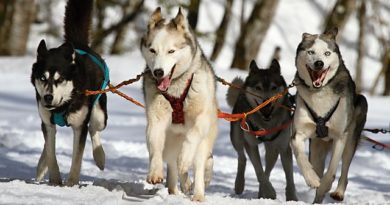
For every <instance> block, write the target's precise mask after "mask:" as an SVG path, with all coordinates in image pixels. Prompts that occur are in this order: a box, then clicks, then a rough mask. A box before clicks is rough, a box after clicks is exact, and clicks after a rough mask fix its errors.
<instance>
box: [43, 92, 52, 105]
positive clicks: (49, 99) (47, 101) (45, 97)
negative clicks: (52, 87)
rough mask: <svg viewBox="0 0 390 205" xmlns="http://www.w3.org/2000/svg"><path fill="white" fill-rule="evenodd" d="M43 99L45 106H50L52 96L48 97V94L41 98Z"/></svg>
mask: <svg viewBox="0 0 390 205" xmlns="http://www.w3.org/2000/svg"><path fill="white" fill-rule="evenodd" d="M43 99H44V100H45V102H46V103H47V104H51V102H52V101H53V95H50V94H48V95H45V96H43Z"/></svg>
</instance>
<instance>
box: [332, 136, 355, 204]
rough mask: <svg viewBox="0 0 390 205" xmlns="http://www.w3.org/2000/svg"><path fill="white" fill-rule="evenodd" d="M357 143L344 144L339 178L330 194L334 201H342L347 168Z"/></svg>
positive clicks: (351, 141)
mask: <svg viewBox="0 0 390 205" xmlns="http://www.w3.org/2000/svg"><path fill="white" fill-rule="evenodd" d="M357 143H358V141H356V140H353V139H352V140H351V139H350V140H348V143H347V144H346V147H345V149H344V153H343V157H342V168H341V176H340V179H339V182H338V185H337V188H336V191H334V192H332V193H331V194H330V196H331V197H332V198H333V199H334V200H336V201H343V200H344V192H345V189H346V188H347V184H348V171H349V166H350V165H351V162H352V158H353V156H354V154H355V151H356V146H357Z"/></svg>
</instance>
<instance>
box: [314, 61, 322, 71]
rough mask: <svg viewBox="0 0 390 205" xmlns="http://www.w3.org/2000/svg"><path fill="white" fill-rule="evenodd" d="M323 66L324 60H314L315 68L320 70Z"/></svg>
mask: <svg viewBox="0 0 390 205" xmlns="http://www.w3.org/2000/svg"><path fill="white" fill-rule="evenodd" d="M323 67H324V62H323V61H316V62H314V68H315V69H316V70H320V69H322V68H323Z"/></svg>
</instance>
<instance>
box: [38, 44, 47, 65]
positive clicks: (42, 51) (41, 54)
mask: <svg viewBox="0 0 390 205" xmlns="http://www.w3.org/2000/svg"><path fill="white" fill-rule="evenodd" d="M46 53H47V47H46V42H45V40H43V39H42V40H41V42H39V45H38V49H37V54H38V55H37V59H38V60H40V59H43V58H44V56H45V55H46Z"/></svg>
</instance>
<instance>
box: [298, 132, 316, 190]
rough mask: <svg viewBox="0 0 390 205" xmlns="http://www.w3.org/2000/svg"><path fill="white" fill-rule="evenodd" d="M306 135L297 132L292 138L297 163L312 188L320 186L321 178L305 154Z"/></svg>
mask: <svg viewBox="0 0 390 205" xmlns="http://www.w3.org/2000/svg"><path fill="white" fill-rule="evenodd" d="M305 139H306V136H305V135H303V134H302V133H299V132H297V133H296V135H295V136H294V137H293V138H292V139H291V145H292V148H293V151H294V155H295V158H296V160H297V164H298V166H299V168H300V170H301V172H302V175H303V177H304V178H305V181H306V184H307V185H308V186H310V187H311V188H317V187H319V186H320V178H319V177H318V175H317V174H316V172H315V171H314V170H313V167H312V165H311V164H310V162H309V160H308V158H307V156H306V154H305V141H304V140H305Z"/></svg>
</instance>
